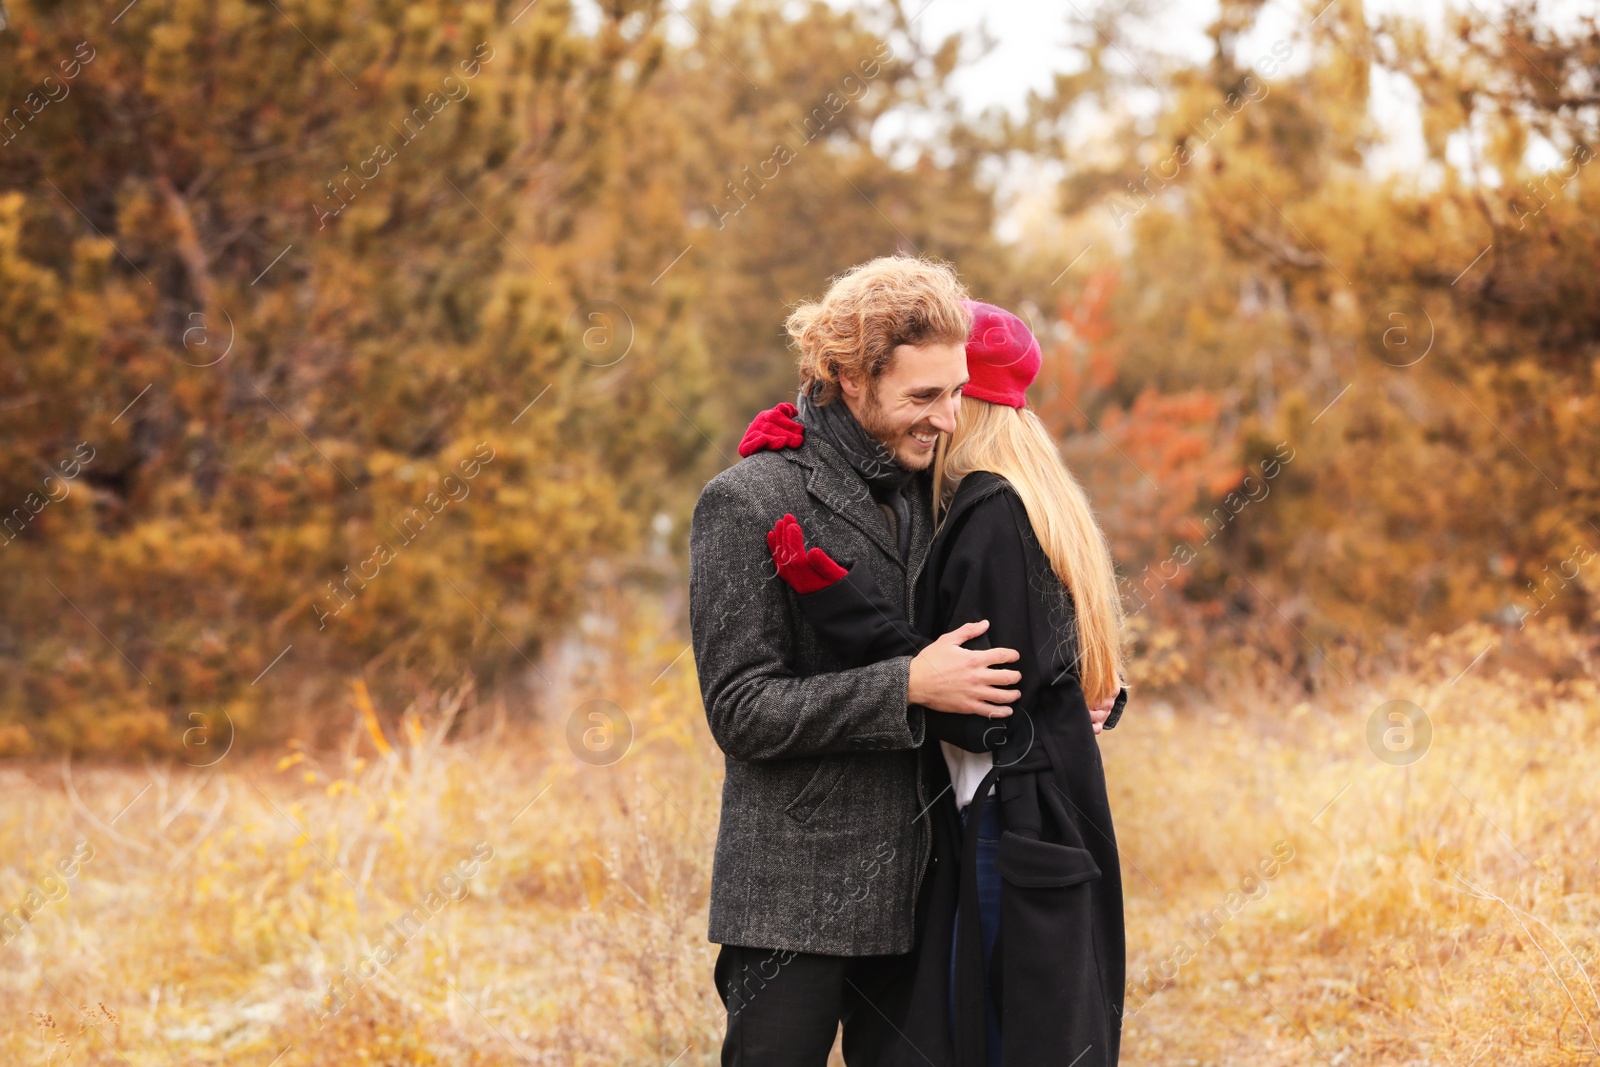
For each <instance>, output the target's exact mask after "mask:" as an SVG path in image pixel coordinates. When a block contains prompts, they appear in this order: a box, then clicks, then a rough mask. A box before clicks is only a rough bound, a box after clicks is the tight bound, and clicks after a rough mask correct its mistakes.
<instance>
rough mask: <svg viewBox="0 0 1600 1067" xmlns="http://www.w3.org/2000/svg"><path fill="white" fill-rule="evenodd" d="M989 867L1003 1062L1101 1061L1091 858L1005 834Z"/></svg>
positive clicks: (1101, 996) (1102, 1027) (1104, 1029)
mask: <svg viewBox="0 0 1600 1067" xmlns="http://www.w3.org/2000/svg"><path fill="white" fill-rule="evenodd" d="M995 868H996V869H997V870H998V871H999V873H1000V877H1001V879H1002V882H1001V887H1000V941H1001V946H1002V952H1001V958H1000V961H999V962H1000V970H1001V974H1000V987H1001V989H1002V990H1003V993H1001V994H1000V997H1001V1003H1002V1007H1001V1021H1000V1030H1001V1035H1002V1042H1003V1048H1004V1058H1005V1061H1006V1062H1007V1063H1056V1062H1063V1063H1064V1062H1068V1061H1073V1062H1075V1064H1076V1067H1092V1065H1096V1064H1104V1063H1107V1062H1108V1057H1109V1055H1110V1054H1111V1043H1110V1037H1111V1035H1110V1031H1109V1024H1110V1012H1109V1007H1108V1005H1107V1002H1106V997H1105V989H1104V985H1103V983H1102V981H1101V975H1100V961H1099V957H1098V954H1097V953H1096V952H1095V929H1094V921H1095V909H1094V890H1095V883H1096V882H1097V881H1098V880H1099V878H1100V874H1101V872H1100V867H1099V865H1098V864H1096V863H1095V861H1094V856H1093V855H1092V854H1091V853H1090V852H1089V851H1088V850H1087V849H1082V848H1073V847H1072V846H1070V845H1058V844H1053V843H1051V842H1048V841H1039V840H1035V839H1033V838H1027V837H1020V836H1018V835H1017V834H1015V833H1012V832H1010V831H1007V832H1005V833H1003V834H1001V835H1000V847H999V849H998V851H997V853H996V856H995ZM1075 1057H1081V1059H1076V1060H1075V1059H1074V1058H1075Z"/></svg>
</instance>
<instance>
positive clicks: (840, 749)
mask: <svg viewBox="0 0 1600 1067" xmlns="http://www.w3.org/2000/svg"><path fill="white" fill-rule="evenodd" d="M906 491H907V493H909V494H910V495H911V513H912V526H911V538H910V542H911V547H910V552H909V560H908V561H906V562H902V561H901V559H900V557H899V554H898V552H897V550H896V546H895V543H894V541H893V539H892V538H891V537H890V532H889V526H888V522H887V520H886V519H885V518H884V515H883V513H882V512H881V511H880V510H879V509H878V506H877V505H876V504H875V503H874V502H873V500H872V497H871V494H870V493H869V491H868V489H867V485H866V483H865V482H864V481H862V479H861V477H860V476H859V475H858V474H856V473H855V471H854V470H853V469H852V468H851V467H850V465H849V463H848V462H847V461H846V460H845V458H844V457H843V456H842V455H840V454H839V453H838V452H837V451H836V450H835V449H834V448H833V447H832V446H831V445H829V444H827V443H826V442H824V441H822V440H821V439H820V435H818V434H808V435H807V437H806V440H805V443H804V444H803V445H802V446H801V447H799V448H797V449H786V450H784V451H782V452H759V453H757V454H755V455H753V456H750V457H748V458H746V459H744V460H741V461H740V462H739V463H737V464H735V465H734V466H732V467H730V468H729V469H727V470H725V471H723V472H722V473H721V474H719V475H717V476H716V477H715V478H713V479H712V480H711V481H710V482H709V483H708V484H707V485H706V487H705V489H704V490H703V491H702V492H701V494H700V500H699V503H698V504H696V506H695V511H694V523H693V526H692V528H691V530H690V533H689V619H690V626H691V629H692V631H693V637H694V658H695V668H696V670H697V671H698V673H699V678H700V692H701V696H702V698H703V699H704V702H705V709H706V718H707V719H708V720H709V721H710V724H711V734H712V736H713V737H714V738H715V739H716V742H717V744H718V746H719V747H721V749H722V752H723V755H724V756H725V757H726V767H727V774H726V777H725V779H724V781H723V786H722V822H721V826H720V827H719V829H718V831H717V848H716V858H715V861H714V864H713V868H712V874H711V922H710V932H709V936H710V940H711V941H713V942H716V943H718V944H724V945H743V946H746V947H750V948H770V949H783V950H792V951H798V952H817V953H826V954H829V955H838V956H868V955H879V954H885V953H902V952H909V951H910V950H911V947H912V942H913V940H914V938H913V912H914V902H915V899H916V895H917V891H918V888H919V886H920V885H921V882H922V876H923V868H924V866H925V864H926V862H927V856H928V851H929V848H930V845H931V834H930V830H929V825H928V822H929V820H928V818H927V817H926V815H925V814H924V812H925V809H926V806H927V803H928V800H929V799H932V798H931V797H924V795H923V794H924V793H925V792H926V791H927V790H926V789H925V787H924V784H923V781H924V780H923V777H922V774H921V770H920V763H919V761H920V760H921V759H922V758H923V757H922V755H921V750H920V748H919V746H920V745H921V744H922V741H923V731H924V723H923V717H924V716H923V711H922V709H921V708H919V707H908V706H907V704H906V685H907V680H908V674H909V669H910V662H911V660H910V657H908V656H899V657H896V658H893V659H886V660H882V661H880V662H877V663H872V664H869V665H867V666H865V667H858V668H855V669H851V670H847V669H845V668H844V665H843V663H842V662H841V660H840V659H839V658H838V657H837V656H836V655H835V654H834V653H833V652H831V651H830V650H829V649H828V648H827V647H826V646H825V645H824V644H823V642H822V641H821V639H820V638H819V637H818V635H817V633H816V631H814V630H813V629H812V628H811V625H810V624H809V623H808V622H806V621H805V618H804V616H803V615H802V614H801V612H800V608H799V605H798V602H797V600H796V599H795V594H794V592H793V591H791V590H790V589H789V587H788V586H787V585H785V584H784V582H783V581H782V579H780V578H778V577H777V575H776V573H775V571H774V568H773V565H772V557H771V553H770V552H769V551H768V548H767V541H766V535H767V531H768V530H770V529H772V524H773V523H774V522H776V521H777V520H778V519H779V518H780V517H782V516H783V514H784V513H785V512H789V513H792V514H793V515H794V516H795V517H796V518H797V519H799V521H800V525H801V528H802V529H804V530H805V533H806V539H807V545H808V547H809V546H817V547H821V548H823V549H824V550H826V551H827V553H828V554H829V555H830V556H832V557H833V558H834V559H836V560H838V561H839V562H840V563H841V564H843V565H845V566H852V565H853V566H864V567H866V568H867V570H868V571H870V572H871V574H872V576H873V578H874V579H876V581H877V582H878V584H879V585H880V586H881V588H882V589H883V592H884V594H885V595H886V596H887V597H888V598H889V600H890V602H891V603H894V604H897V605H903V606H904V611H905V615H906V618H908V619H912V618H914V616H913V614H912V611H913V605H912V602H911V599H912V598H911V591H912V589H913V588H914V586H915V584H916V583H915V579H916V574H917V572H918V571H920V570H921V567H922V562H923V560H924V559H925V558H926V556H927V552H928V546H929V544H930V542H931V541H932V526H933V513H932V501H931V489H930V486H929V482H928V478H927V476H926V475H918V476H917V477H916V478H914V479H913V481H912V483H911V486H910V487H909V488H908V489H907V490H906Z"/></svg>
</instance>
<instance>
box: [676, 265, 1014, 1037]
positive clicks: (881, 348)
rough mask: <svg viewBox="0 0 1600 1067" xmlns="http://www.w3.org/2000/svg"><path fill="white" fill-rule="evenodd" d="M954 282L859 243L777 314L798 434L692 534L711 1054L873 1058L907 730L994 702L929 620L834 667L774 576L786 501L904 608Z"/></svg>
mask: <svg viewBox="0 0 1600 1067" xmlns="http://www.w3.org/2000/svg"><path fill="white" fill-rule="evenodd" d="M965 297H966V292H965V290H964V289H963V288H962V286H961V284H960V282H959V281H958V280H957V279H956V277H955V274H954V273H953V272H952V271H951V270H950V269H949V268H947V267H944V266H942V265H939V264H934V263H929V262H926V261H923V260H920V259H912V258H902V257H895V258H884V259H877V260H873V261H872V262H870V263H866V264H863V265H861V266H859V267H856V268H854V269H853V270H851V271H849V272H847V273H845V274H844V275H842V276H840V277H839V278H838V279H836V280H835V281H834V283H833V284H832V286H830V288H829V289H828V291H827V293H826V295H825V296H824V297H823V298H822V300H821V301H820V302H818V303H816V304H811V305H806V306H803V307H800V308H799V309H797V310H796V311H795V312H794V313H793V314H792V315H791V316H790V317H789V320H788V323H787V326H788V330H789V334H790V337H791V338H792V339H793V341H794V342H795V345H796V347H797V348H798V349H799V351H800V380H801V392H800V397H799V401H800V408H799V412H798V414H799V418H800V422H801V423H802V425H803V426H804V427H805V430H806V432H805V434H804V440H803V441H802V442H800V443H799V445H798V447H794V448H786V449H784V450H782V451H774V452H762V453H760V454H757V455H753V456H750V457H749V458H748V459H746V460H744V461H743V462H741V463H739V464H737V465H735V466H734V467H732V468H730V469H728V470H726V471H724V472H723V473H722V474H720V475H718V476H717V477H716V478H714V479H712V480H711V482H710V483H709V484H707V486H706V488H705V490H704V491H703V492H702V493H701V496H700V501H699V503H698V504H697V505H696V507H695V515H694V525H693V528H692V530H691V532H690V542H689V543H690V579H689V613H690V622H691V627H692V630H693V636H694V651H695V664H696V668H697V670H698V672H699V676H700V686H701V693H702V696H703V698H704V701H705V707H706V716H707V718H708V720H709V721H710V725H711V733H712V736H713V737H714V738H715V739H716V741H717V744H718V745H719V746H720V747H721V748H722V751H723V753H724V755H725V756H726V760H727V774H726V778H725V781H724V783H723V794H722V823H721V827H720V829H719V831H718V834H717V848H716V859H715V863H714V868H713V872H712V885H711V921H710V939H711V940H712V941H714V942H716V943H718V944H720V945H722V946H723V947H722V951H721V953H720V954H719V955H718V958H717V966H716V980H717V990H718V993H719V995H720V996H721V997H722V999H723V1002H724V1004H725V1005H726V1007H727V1011H728V1027H727V1034H726V1037H725V1040H724V1043H723V1049H722V1062H723V1064H724V1067H731V1065H736V1064H741V1065H742V1064H750V1065H759V1067H786V1065H791V1064H793V1065H797V1067H799V1065H804V1067H822V1065H823V1064H825V1063H826V1062H827V1058H828V1053H829V1050H830V1049H831V1047H832V1044H833V1039H834V1035H835V1032H836V1031H837V1029H838V1026H839V1024H840V1023H841V1022H842V1023H843V1025H844V1054H845V1061H846V1063H847V1064H850V1065H851V1067H860V1065H864V1064H870V1063H872V1062H874V1061H875V1060H876V1059H877V1057H878V1055H879V1053H880V1052H881V1051H882V1049H883V1048H884V1046H885V1045H886V1043H887V1042H888V1041H889V1040H891V1039H892V1038H895V1037H896V1036H897V1035H896V1028H895V1024H894V1020H895V1019H896V1017H897V1014H898V1013H899V1012H900V1011H901V1010H902V1009H903V1007H904V1003H905V998H906V996H907V995H908V993H909V987H910V981H911V977H912V976H911V973H910V966H909V963H910V961H909V957H908V956H907V955H906V954H907V953H909V952H910V950H911V948H912V945H913V941H914V916H915V904H916V898H917V893H918V889H919V887H920V885H921V883H922V879H923V870H924V867H925V865H926V862H927V857H928V850H929V846H930V841H931V834H930V830H929V820H928V819H927V818H926V812H927V808H928V806H929V805H930V804H931V803H932V802H933V801H934V800H935V799H936V796H934V795H930V793H929V790H927V789H926V788H925V787H924V781H923V777H922V774H921V769H920V767H919V759H918V750H919V746H921V744H922V742H923V739H924V722H923V709H924V708H932V709H935V710H939V711H948V712H955V713H962V714H979V715H988V716H991V717H1003V716H1006V715H1009V714H1010V710H1009V708H1007V707H1006V705H1007V704H1009V703H1010V702H1011V701H1013V700H1015V699H1016V691H1015V690H1014V689H1006V688H1002V687H1004V686H1009V685H1014V684H1015V683H1016V682H1018V681H1019V680H1020V676H1019V675H1018V674H1017V672H1016V671H1014V670H1009V669H1003V668H1000V667H999V665H1000V664H1004V663H1010V662H1012V661H1014V660H1015V659H1016V658H1017V654H1016V652H1014V651H1012V650H1011V649H992V650H983V651H971V650H967V649H964V648H962V647H961V645H962V643H963V642H965V641H969V640H971V639H972V638H974V637H976V636H978V635H979V634H981V633H982V632H984V630H985V629H986V628H987V623H983V622H980V623H975V624H971V625H968V626H964V627H962V628H961V629H959V630H956V631H953V632H951V633H949V634H946V635H944V636H943V637H941V638H940V639H939V640H938V641H936V642H934V643H933V644H931V645H929V646H927V647H926V648H925V649H924V650H923V651H922V652H920V653H918V654H917V655H916V656H914V657H912V656H901V657H898V658H895V659H889V660H884V661H881V662H878V663H874V664H871V665H869V666H866V667H861V668H857V669H852V670H846V669H842V664H841V663H840V661H839V660H838V659H837V657H835V656H834V654H833V653H831V652H830V651H829V650H828V649H827V648H825V647H824V646H823V644H822V643H821V642H820V641H819V639H818V637H817V635H816V633H815V632H814V631H813V630H812V629H811V628H810V626H809V625H808V624H807V623H806V622H805V621H804V620H803V618H802V617H801V614H800V612H799V609H798V605H797V602H796V601H795V600H794V597H795V596H796V593H795V592H794V591H793V590H791V589H790V588H789V586H788V585H786V584H785V583H784V582H782V581H778V580H777V579H776V577H775V576H774V574H773V568H772V562H771V561H772V556H771V549H770V546H769V545H768V543H767V532H768V531H769V530H771V529H772V528H773V524H774V522H775V521H776V520H777V519H778V518H780V517H782V516H783V515H785V514H792V515H794V516H795V517H796V518H798V520H799V522H800V526H801V528H803V529H804V530H805V531H807V533H808V535H809V536H811V537H812V538H814V540H815V541H816V543H817V544H818V545H819V546H822V547H825V549H826V552H827V554H828V555H829V556H831V557H832V558H833V559H835V560H839V561H840V562H843V563H847V564H849V565H854V566H863V567H866V568H867V570H868V571H869V572H870V573H871V574H872V576H873V577H874V578H875V579H876V580H877V582H878V584H879V586H880V587H881V588H882V590H883V592H884V594H885V595H886V596H888V597H889V598H890V600H891V602H893V603H896V604H898V605H903V607H904V610H905V612H906V616H907V618H914V614H913V612H914V608H915V606H914V605H913V603H912V589H913V587H914V585H915V579H916V575H917V573H918V571H919V570H920V568H921V566H922V562H923V559H924V557H925V556H926V554H927V551H928V546H929V543H930V541H931V538H932V526H933V516H932V501H931V489H930V485H929V478H928V470H929V467H930V466H931V464H932V461H933V452H934V445H935V443H936V441H937V438H938V435H939V434H940V433H949V432H950V431H951V430H953V429H954V427H955V418H956V411H957V406H958V401H959V398H960V393H961V387H962V386H963V384H964V383H965V382H966V380H967V364H966V352H965V344H966V340H967V333H968V330H969V329H970V327H971V319H970V315H969V313H968V311H967V310H966V309H965V307H964V306H963V305H962V303H961V301H962V300H963V299H964V298H965Z"/></svg>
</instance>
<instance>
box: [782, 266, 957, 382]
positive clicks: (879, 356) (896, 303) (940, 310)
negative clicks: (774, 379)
mask: <svg viewBox="0 0 1600 1067" xmlns="http://www.w3.org/2000/svg"><path fill="white" fill-rule="evenodd" d="M966 298H967V290H966V287H965V286H963V285H962V284H961V280H960V279H959V278H957V277H956V272H955V271H954V270H952V269H951V268H950V267H948V266H946V265H945V264H943V263H938V262H935V261H933V260H929V259H920V258H916V257H913V256H880V257H879V258H877V259H873V260H869V261H868V262H866V263H862V264H861V265H859V266H856V267H852V268H850V269H849V270H847V271H845V272H844V273H843V274H841V275H839V276H838V277H837V278H835V279H834V280H833V283H832V284H831V285H829V286H828V291H827V292H826V293H825V294H823V297H822V299H821V300H820V301H818V302H817V303H815V304H802V305H800V306H799V307H797V308H795V309H794V310H793V311H792V312H791V313H790V314H789V318H788V320H787V321H786V322H785V323H784V326H785V328H786V329H787V330H788V331H789V337H790V338H791V339H792V340H793V341H794V345H795V347H796V348H798V349H799V350H800V360H799V363H800V384H801V387H802V388H804V389H806V390H808V391H809V390H810V389H811V387H812V386H813V385H814V384H816V383H819V382H820V383H821V384H822V389H821V395H820V397H819V400H820V401H821V402H823V403H826V402H828V401H830V400H832V399H834V398H835V397H836V396H838V395H839V372H840V371H842V370H843V371H850V372H851V373H852V374H856V375H860V376H861V377H863V378H865V379H866V380H867V381H869V382H870V381H873V380H875V379H876V378H877V377H878V376H879V375H881V374H883V372H884V371H885V370H887V369H888V368H889V363H890V361H891V360H892V359H893V358H894V350H895V348H896V347H897V346H899V345H926V344H965V343H966V341H967V333H968V331H970V330H971V329H972V314H971V312H969V311H968V310H967V309H966V307H965V306H964V305H963V304H962V301H963V300H965V299H966Z"/></svg>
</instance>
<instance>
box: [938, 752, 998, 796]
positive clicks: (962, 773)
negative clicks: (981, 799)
mask: <svg viewBox="0 0 1600 1067" xmlns="http://www.w3.org/2000/svg"><path fill="white" fill-rule="evenodd" d="M939 747H940V748H941V749H943V750H944V763H945V766H946V767H949V768H950V784H951V786H952V787H954V789H955V793H956V810H957V811H961V810H963V809H964V808H966V806H967V805H968V804H971V803H972V798H973V796H975V795H976V794H977V792H978V785H979V784H980V783H981V782H982V781H983V776H984V775H986V774H988V773H989V771H990V770H991V769H992V768H993V767H994V753H993V752H968V751H967V750H966V749H964V748H958V747H957V746H955V745H952V744H951V743H950V742H948V741H940V742H939ZM989 795H990V796H994V786H992V785H991V786H990V787H989Z"/></svg>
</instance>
